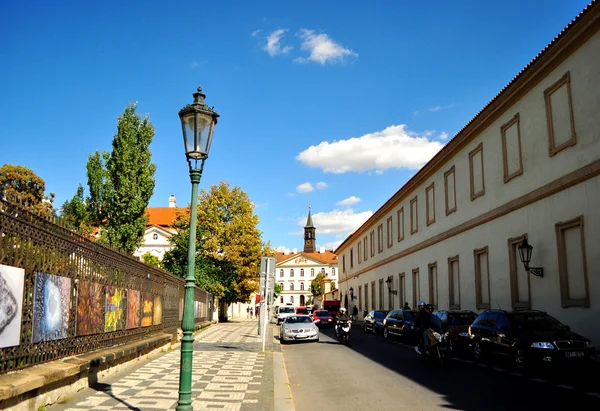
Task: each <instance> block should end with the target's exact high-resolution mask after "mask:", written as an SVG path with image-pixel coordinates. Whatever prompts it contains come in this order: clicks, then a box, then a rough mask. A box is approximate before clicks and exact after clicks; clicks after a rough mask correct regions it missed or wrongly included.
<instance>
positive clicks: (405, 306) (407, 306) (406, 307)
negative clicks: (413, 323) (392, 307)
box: [402, 303, 410, 311]
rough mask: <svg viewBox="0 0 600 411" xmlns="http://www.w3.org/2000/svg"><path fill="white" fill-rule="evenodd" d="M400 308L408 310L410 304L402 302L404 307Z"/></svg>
mask: <svg viewBox="0 0 600 411" xmlns="http://www.w3.org/2000/svg"><path fill="white" fill-rule="evenodd" d="M402 309H403V310H405V311H410V306H409V305H408V303H404V307H402Z"/></svg>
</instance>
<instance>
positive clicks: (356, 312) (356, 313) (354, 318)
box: [352, 306, 358, 321]
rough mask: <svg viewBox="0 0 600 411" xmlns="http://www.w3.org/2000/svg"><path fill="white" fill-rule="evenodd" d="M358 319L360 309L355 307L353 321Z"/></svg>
mask: <svg viewBox="0 0 600 411" xmlns="http://www.w3.org/2000/svg"><path fill="white" fill-rule="evenodd" d="M357 317H358V307H357V306H354V308H352V321H356V318H357Z"/></svg>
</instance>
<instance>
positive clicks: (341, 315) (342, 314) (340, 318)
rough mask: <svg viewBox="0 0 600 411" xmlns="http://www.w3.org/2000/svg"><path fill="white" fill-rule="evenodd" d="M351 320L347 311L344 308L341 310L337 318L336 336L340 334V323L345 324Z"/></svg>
mask: <svg viewBox="0 0 600 411" xmlns="http://www.w3.org/2000/svg"><path fill="white" fill-rule="evenodd" d="M348 320H350V318H349V317H348V314H347V313H346V309H345V308H344V307H342V308H340V312H339V313H338V315H336V317H335V335H336V336H337V335H338V334H339V328H340V322H345V321H348Z"/></svg>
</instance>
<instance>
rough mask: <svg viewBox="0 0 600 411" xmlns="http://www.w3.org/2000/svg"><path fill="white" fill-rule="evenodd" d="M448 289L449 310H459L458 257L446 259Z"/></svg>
mask: <svg viewBox="0 0 600 411" xmlns="http://www.w3.org/2000/svg"><path fill="white" fill-rule="evenodd" d="M448 288H449V297H450V298H449V300H450V301H449V303H450V309H451V310H460V266H459V263H458V255H456V256H454V257H450V258H448Z"/></svg>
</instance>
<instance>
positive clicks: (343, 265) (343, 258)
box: [342, 254, 346, 272]
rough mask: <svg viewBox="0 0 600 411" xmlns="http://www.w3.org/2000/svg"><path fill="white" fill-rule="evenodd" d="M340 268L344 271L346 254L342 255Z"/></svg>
mask: <svg viewBox="0 0 600 411" xmlns="http://www.w3.org/2000/svg"><path fill="white" fill-rule="evenodd" d="M342 270H344V272H346V254H344V255H343V256H342Z"/></svg>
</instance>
